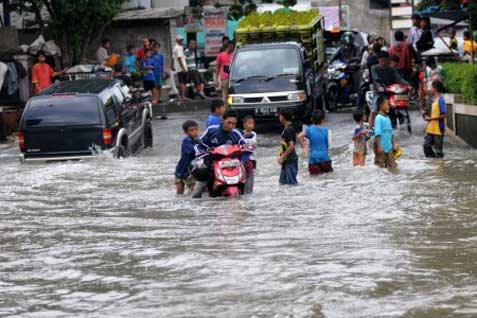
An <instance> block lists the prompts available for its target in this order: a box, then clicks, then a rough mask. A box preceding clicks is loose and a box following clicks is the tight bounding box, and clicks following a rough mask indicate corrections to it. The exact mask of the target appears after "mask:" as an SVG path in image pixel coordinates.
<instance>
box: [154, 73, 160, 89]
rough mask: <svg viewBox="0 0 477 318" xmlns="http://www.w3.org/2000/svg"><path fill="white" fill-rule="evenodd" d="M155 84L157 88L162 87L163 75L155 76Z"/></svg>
mask: <svg viewBox="0 0 477 318" xmlns="http://www.w3.org/2000/svg"><path fill="white" fill-rule="evenodd" d="M154 82H155V83H156V87H157V88H161V87H162V75H161V74H155V75H154Z"/></svg>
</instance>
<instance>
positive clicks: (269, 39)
mask: <svg viewBox="0 0 477 318" xmlns="http://www.w3.org/2000/svg"><path fill="white" fill-rule="evenodd" d="M323 27H324V20H323V17H322V16H321V15H320V13H319V11H317V10H309V11H306V12H290V13H285V12H278V11H276V12H274V13H271V12H265V13H263V14H250V15H249V16H247V17H246V18H245V19H243V20H242V21H241V22H240V24H239V26H238V28H237V30H236V32H235V38H236V39H237V46H238V47H237V49H236V51H235V53H234V56H233V59H232V63H231V65H230V69H229V72H230V76H229V96H228V99H227V103H228V105H229V106H230V108H231V109H232V110H235V111H236V112H237V113H238V114H239V116H240V117H242V116H246V115H252V116H253V117H254V118H255V119H256V120H257V121H261V120H263V121H266V120H275V119H276V118H277V117H278V114H279V112H280V109H282V108H291V109H293V110H294V112H295V126H296V127H297V128H298V129H300V128H301V124H303V123H309V119H310V117H311V116H310V115H311V113H312V112H313V110H315V109H316V108H321V107H322V105H321V104H322V102H323V96H324V94H323V93H322V89H321V88H322V85H321V84H320V83H321V82H322V80H323V75H324V66H325V49H324V34H323Z"/></svg>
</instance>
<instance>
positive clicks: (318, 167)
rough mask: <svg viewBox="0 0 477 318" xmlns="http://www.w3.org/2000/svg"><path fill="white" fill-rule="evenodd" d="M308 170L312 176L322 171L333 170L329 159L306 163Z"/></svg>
mask: <svg viewBox="0 0 477 318" xmlns="http://www.w3.org/2000/svg"><path fill="white" fill-rule="evenodd" d="M308 171H310V175H312V176H317V175H320V174H323V173H328V172H333V167H332V164H331V160H330V161H324V162H320V163H314V164H310V165H308Z"/></svg>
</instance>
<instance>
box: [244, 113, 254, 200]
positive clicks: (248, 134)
mask: <svg viewBox="0 0 477 318" xmlns="http://www.w3.org/2000/svg"><path fill="white" fill-rule="evenodd" d="M242 122H243V128H244V130H243V139H245V142H246V143H247V144H248V145H249V147H250V148H251V149H252V150H253V151H254V152H251V153H250V152H245V153H244V154H243V156H242V162H243V163H244V166H245V172H246V174H247V181H246V182H245V189H244V192H245V194H251V193H253V184H254V178H255V177H254V176H255V169H256V168H257V157H256V156H255V149H256V147H257V133H256V132H255V131H253V130H254V129H255V119H253V117H252V116H245V117H244V118H243V119H242Z"/></svg>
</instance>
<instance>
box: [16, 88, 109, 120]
mask: <svg viewBox="0 0 477 318" xmlns="http://www.w3.org/2000/svg"><path fill="white" fill-rule="evenodd" d="M24 116H25V117H24V122H25V126H26V127H47V126H75V125H99V124H101V119H100V114H99V108H98V100H97V98H96V97H94V96H82V97H78V96H52V97H48V98H39V99H34V100H32V101H31V103H30V106H29V107H28V110H27V111H26V113H25V115H24Z"/></svg>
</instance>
